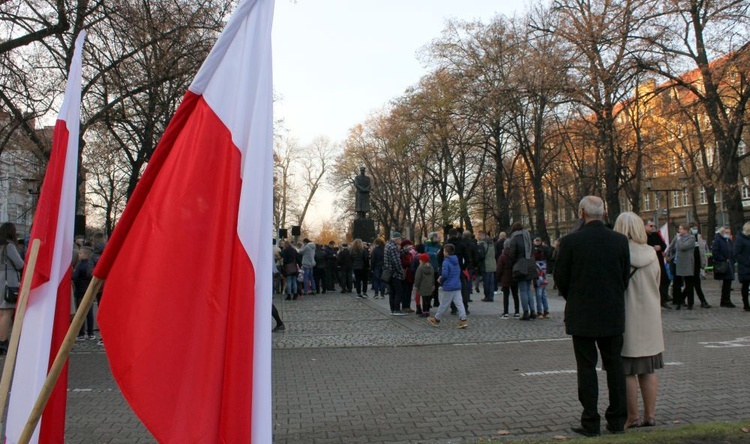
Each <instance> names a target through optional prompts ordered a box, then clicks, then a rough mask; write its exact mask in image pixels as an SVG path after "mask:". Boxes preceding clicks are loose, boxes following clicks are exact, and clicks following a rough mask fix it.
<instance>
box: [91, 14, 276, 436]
mask: <svg viewBox="0 0 750 444" xmlns="http://www.w3.org/2000/svg"><path fill="white" fill-rule="evenodd" d="M273 7H274V2H273V0H245V1H243V2H242V3H241V4H240V5H239V6H238V9H237V11H236V12H235V13H234V15H233V16H232V18H231V19H230V21H229V23H228V24H227V26H226V28H225V29H224V31H223V32H222V34H221V35H220V37H219V39H218V41H217V42H216V45H215V46H214V48H213V49H212V50H211V53H210V54H209V56H208V58H207V59H206V61H205V62H204V64H203V66H202V67H201V69H200V71H199V72H198V74H197V75H196V78H195V79H194V81H193V83H192V84H191V86H190V88H189V90H188V92H187V93H186V94H185V96H184V98H183V100H182V103H181V105H180V107H179V108H178V109H177V111H176V113H175V115H174V116H173V117H172V120H171V122H170V123H169V126H168V127H167V129H166V131H165V133H164V135H163V137H162V139H161V141H160V142H159V145H158V146H157V148H156V150H155V152H154V154H153V156H152V158H151V161H150V162H149V165H148V168H147V169H146V171H145V172H144V174H143V177H142V178H141V180H140V182H139V183H138V186H137V187H136V189H135V192H134V193H133V195H132V197H131V199H130V202H129V203H128V206H127V207H126V209H125V212H124V214H123V216H122V218H121V219H120V222H119V224H118V226H117V228H116V230H115V232H114V233H113V235H112V237H111V239H110V241H109V243H108V245H107V247H106V248H105V250H104V254H103V255H102V257H101V258H100V259H99V263H98V265H97V267H96V269H95V270H94V275H95V276H96V277H98V278H100V279H106V283H105V285H104V294H103V297H102V305H101V308H100V311H99V318H98V319H99V326H100V329H101V333H102V339H103V341H104V346H105V349H106V352H107V356H108V358H109V362H110V367H111V369H112V373H113V375H114V377H115V379H116V380H117V382H118V384H119V385H120V388H121V389H122V392H123V394H124V396H125V398H126V399H127V401H128V402H129V403H130V405H131V407H132V408H133V410H134V411H135V413H136V414H137V415H138V416H139V417H140V418H141V420H142V421H143V423H144V424H145V426H146V427H147V428H148V429H149V431H150V432H151V433H152V434H153V435H154V437H156V439H157V440H158V441H159V442H165V443H200V442H205V443H219V442H221V443H232V444H234V443H246V442H253V443H270V442H271V436H272V430H271V429H272V423H271V334H270V332H271V294H272V291H271V278H272V270H271V260H270V258H271V257H272V254H273V253H272V250H271V247H272V241H271V235H272V233H273V231H272V199H273V193H272V186H273V179H272V175H273V148H272V142H273V137H272V131H273V129H272V126H273V117H272V100H273V96H272V78H271V41H270V40H271V25H272V20H273Z"/></svg>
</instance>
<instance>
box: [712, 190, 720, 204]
mask: <svg viewBox="0 0 750 444" xmlns="http://www.w3.org/2000/svg"><path fill="white" fill-rule="evenodd" d="M717 202H721V191H719V190H717V191H716V193H714V203H717Z"/></svg>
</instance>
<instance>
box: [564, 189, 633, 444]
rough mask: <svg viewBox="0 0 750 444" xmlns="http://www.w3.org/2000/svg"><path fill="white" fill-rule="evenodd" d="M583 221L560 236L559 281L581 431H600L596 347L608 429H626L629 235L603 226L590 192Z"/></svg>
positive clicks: (597, 202)
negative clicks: (575, 377)
mask: <svg viewBox="0 0 750 444" xmlns="http://www.w3.org/2000/svg"><path fill="white" fill-rule="evenodd" d="M578 212H579V217H580V218H581V219H583V221H584V225H583V226H582V227H581V229H580V230H578V231H577V232H575V233H571V234H569V235H567V236H565V237H563V238H562V239H561V240H560V252H559V254H558V257H557V266H556V268H555V282H557V286H558V288H559V289H560V294H561V295H562V296H563V297H564V298H565V300H566V305H565V331H566V333H567V334H569V335H572V336H573V350H574V352H575V357H576V364H577V367H578V400H579V401H580V402H581V405H582V406H583V414H582V415H581V427H573V428H572V430H573V431H574V432H576V433H579V434H582V435H585V436H596V435H599V433H600V416H599V412H598V408H597V404H598V398H599V385H598V379H597V375H596V363H597V352H596V349H597V347H598V348H599V352H600V353H601V355H602V367H603V368H604V369H605V370H606V371H607V387H608V388H609V407H608V408H607V411H606V413H605V417H606V419H607V430H609V431H610V432H612V433H622V431H623V427H624V425H625V420H626V419H627V407H626V401H625V375H624V372H623V367H622V357H621V353H622V345H623V338H622V335H623V333H624V331H625V290H626V288H627V286H628V280H629V278H630V250H629V247H628V239H627V238H626V237H625V236H623V235H622V234H620V233H616V232H614V231H612V230H610V229H609V228H607V227H606V226H605V225H604V222H602V220H603V218H604V202H602V200H601V199H600V198H598V197H596V196H586V197H584V198H583V199H582V200H581V203H580V204H579V206H578Z"/></svg>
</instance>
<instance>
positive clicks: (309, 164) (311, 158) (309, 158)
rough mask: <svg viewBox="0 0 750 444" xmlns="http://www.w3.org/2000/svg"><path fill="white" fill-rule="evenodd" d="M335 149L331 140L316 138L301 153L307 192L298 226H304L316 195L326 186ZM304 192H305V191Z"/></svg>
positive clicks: (298, 218) (304, 183) (301, 165)
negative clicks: (321, 187)
mask: <svg viewBox="0 0 750 444" xmlns="http://www.w3.org/2000/svg"><path fill="white" fill-rule="evenodd" d="M335 153H336V151H335V149H334V146H333V144H332V143H331V141H330V140H328V138H326V137H318V138H316V139H315V140H314V141H313V142H312V143H311V144H310V145H309V146H307V147H305V148H304V149H303V150H302V153H300V156H299V159H300V161H299V163H300V168H301V170H302V182H303V185H302V186H303V189H304V190H305V191H306V192H307V197H306V198H305V201H304V204H302V208H301V209H300V211H299V216H298V217H297V225H302V223H303V222H304V221H305V216H306V215H307V210H308V209H309V208H310V203H311V202H312V200H313V198H314V197H315V194H316V193H317V191H318V189H319V188H320V186H321V185H323V184H324V182H323V178H324V177H325V176H326V174H327V173H328V172H329V171H328V170H329V168H330V167H331V164H332V163H333V160H334V156H335ZM303 192H304V191H303Z"/></svg>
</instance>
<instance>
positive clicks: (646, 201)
mask: <svg viewBox="0 0 750 444" xmlns="http://www.w3.org/2000/svg"><path fill="white" fill-rule="evenodd" d="M643 209H644V210H646V211H650V210H651V193H646V194H644V195H643Z"/></svg>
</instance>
